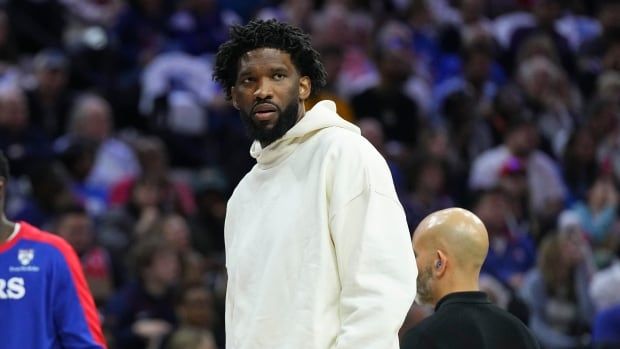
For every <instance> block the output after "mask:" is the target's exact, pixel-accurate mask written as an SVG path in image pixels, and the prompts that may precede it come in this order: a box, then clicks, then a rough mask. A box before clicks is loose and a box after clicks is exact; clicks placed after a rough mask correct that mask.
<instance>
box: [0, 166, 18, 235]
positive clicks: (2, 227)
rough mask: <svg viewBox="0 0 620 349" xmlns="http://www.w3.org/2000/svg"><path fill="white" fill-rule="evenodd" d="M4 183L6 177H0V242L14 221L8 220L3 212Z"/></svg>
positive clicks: (10, 229) (10, 231)
mask: <svg viewBox="0 0 620 349" xmlns="http://www.w3.org/2000/svg"><path fill="white" fill-rule="evenodd" d="M6 184H7V181H6V178H4V177H0V244H2V243H4V242H5V241H6V240H7V239H8V238H9V236H10V235H11V234H12V233H13V230H14V229H15V222H11V221H9V220H8V219H7V218H6V215H5V213H4V198H5V193H6Z"/></svg>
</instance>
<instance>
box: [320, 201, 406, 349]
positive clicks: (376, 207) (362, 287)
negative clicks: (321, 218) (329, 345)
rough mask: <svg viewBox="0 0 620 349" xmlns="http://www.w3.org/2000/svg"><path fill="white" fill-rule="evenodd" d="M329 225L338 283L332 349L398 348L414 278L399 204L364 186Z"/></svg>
mask: <svg viewBox="0 0 620 349" xmlns="http://www.w3.org/2000/svg"><path fill="white" fill-rule="evenodd" d="M330 227H331V232H332V239H333V242H334V246H335V251H336V259H337V263H338V270H339V274H340V282H341V285H342V291H341V295H340V314H341V315H340V316H341V317H340V318H341V328H340V332H339V335H338V338H337V340H336V345H335V348H337V349H353V348H356V349H357V348H374V349H397V348H398V346H399V344H398V330H399V329H400V327H401V325H402V323H403V321H404V319H405V316H406V314H407V312H408V310H409V308H410V306H411V304H412V302H413V299H414V298H415V293H416V277H417V268H416V264H415V258H414V256H413V250H412V246H411V240H410V235H409V231H408V228H407V224H406V220H405V215H404V211H403V209H402V207H401V205H400V203H399V202H398V201H396V200H395V198H392V197H390V196H386V195H385V194H382V193H378V192H376V191H373V190H371V189H369V190H365V191H363V192H362V193H361V194H360V195H358V196H356V197H355V198H353V199H352V200H351V201H350V202H348V203H347V204H346V205H345V206H343V207H342V208H341V209H339V210H338V212H336V213H335V215H334V216H333V218H332V219H331V220H330Z"/></svg>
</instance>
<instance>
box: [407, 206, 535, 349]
mask: <svg viewBox="0 0 620 349" xmlns="http://www.w3.org/2000/svg"><path fill="white" fill-rule="evenodd" d="M488 249H489V238H488V235H487V230H486V228H485V226H484V224H483V223H482V221H481V220H480V219H479V218H478V217H477V216H476V215H475V214H473V213H471V212H469V211H467V210H464V209H461V208H449V209H445V210H441V211H437V212H434V213H432V214H430V215H429V216H427V217H426V218H424V220H422V222H421V223H420V224H419V225H418V227H417V228H416V230H415V232H414V235H413V251H414V253H415V256H416V263H417V265H418V270H419V275H418V284H417V287H418V293H417V301H418V302H421V303H426V304H430V305H433V306H434V307H435V313H434V314H433V315H431V316H430V317H428V318H426V319H424V320H423V321H422V322H420V324H418V325H417V326H416V327H414V328H412V329H411V330H409V332H407V333H406V334H405V336H404V337H403V340H402V342H401V349H418V348H450V349H454V348H477V349H480V348H502V349H511V348H515V349H517V348H518V349H528V348H539V345H538V343H537V342H536V340H535V339H534V336H533V335H532V334H531V333H530V331H529V330H528V329H527V327H526V326H525V325H524V324H523V323H522V322H521V321H519V320H518V319H517V318H516V317H514V316H513V315H511V314H510V313H508V312H506V311H504V310H502V309H500V308H499V307H497V306H495V305H494V304H492V303H491V302H490V301H489V299H488V297H487V295H486V294H485V293H484V292H481V291H480V289H479V287H478V278H479V276H480V267H481V266H482V263H483V262H484V259H485V258H486V255H487V251H488Z"/></svg>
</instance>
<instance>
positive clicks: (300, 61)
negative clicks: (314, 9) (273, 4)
mask: <svg viewBox="0 0 620 349" xmlns="http://www.w3.org/2000/svg"><path fill="white" fill-rule="evenodd" d="M259 48H275V49H278V50H281V51H284V52H286V53H288V54H289V55H290V56H291V60H292V61H293V64H294V65H295V68H297V70H298V71H299V72H300V73H301V75H302V76H308V77H309V78H310V83H311V92H312V93H314V92H316V91H317V90H318V89H319V88H321V87H323V86H325V79H326V77H327V73H326V72H325V68H324V67H323V63H322V62H321V57H320V54H319V53H318V52H317V51H316V50H315V49H314V48H313V47H312V45H311V43H310V37H309V36H308V35H307V34H305V33H304V32H302V31H301V29H299V28H297V27H294V26H292V25H289V24H287V23H283V22H278V21H276V20H274V19H270V20H267V21H263V20H252V21H250V22H249V23H248V24H247V25H245V26H233V27H232V28H231V29H230V39H229V40H228V41H227V42H225V43H224V44H222V45H221V46H220V48H219V50H218V52H217V54H216V56H215V69H214V73H213V79H214V80H215V81H217V82H219V83H220V84H221V85H222V86H223V87H224V89H225V90H226V98H227V99H229V100H230V99H231V88H232V87H233V86H234V85H235V81H236V79H237V73H238V71H237V70H238V63H239V59H240V58H241V56H242V55H243V54H245V53H246V52H248V51H252V50H255V49H259Z"/></svg>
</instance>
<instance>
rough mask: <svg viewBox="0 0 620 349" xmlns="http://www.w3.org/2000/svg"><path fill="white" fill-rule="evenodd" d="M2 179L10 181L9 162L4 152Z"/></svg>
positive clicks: (0, 161)
mask: <svg viewBox="0 0 620 349" xmlns="http://www.w3.org/2000/svg"><path fill="white" fill-rule="evenodd" d="M0 178H2V179H4V181H5V182H6V181H8V180H9V160H7V158H6V157H5V156H4V154H3V153H2V151H0Z"/></svg>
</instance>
